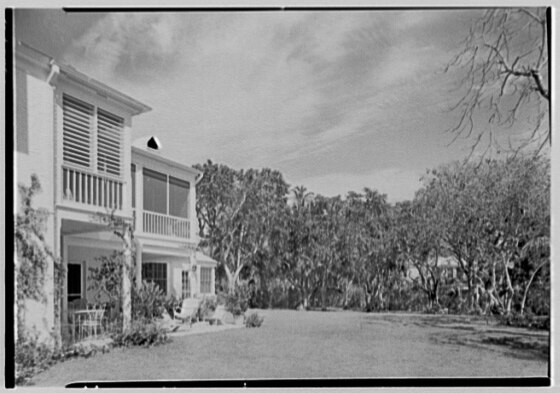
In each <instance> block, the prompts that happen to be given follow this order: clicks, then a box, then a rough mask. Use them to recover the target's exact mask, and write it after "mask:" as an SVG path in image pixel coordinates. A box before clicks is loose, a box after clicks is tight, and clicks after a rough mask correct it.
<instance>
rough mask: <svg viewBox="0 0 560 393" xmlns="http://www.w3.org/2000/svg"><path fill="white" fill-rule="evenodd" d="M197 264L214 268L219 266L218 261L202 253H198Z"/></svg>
mask: <svg viewBox="0 0 560 393" xmlns="http://www.w3.org/2000/svg"><path fill="white" fill-rule="evenodd" d="M196 262H197V263H199V262H202V263H203V264H205V265H214V266H216V265H217V264H218V262H217V261H216V260H214V259H212V258H210V257H209V256H208V255H205V254H203V253H201V252H200V251H197V252H196Z"/></svg>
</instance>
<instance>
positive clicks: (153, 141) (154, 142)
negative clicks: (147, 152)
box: [147, 136, 161, 150]
mask: <svg viewBox="0 0 560 393" xmlns="http://www.w3.org/2000/svg"><path fill="white" fill-rule="evenodd" d="M147 145H148V147H149V148H150V149H154V150H159V149H161V143H160V142H159V139H157V138H156V137H155V136H153V137H151V138H150V139H149V140H148V143H147Z"/></svg>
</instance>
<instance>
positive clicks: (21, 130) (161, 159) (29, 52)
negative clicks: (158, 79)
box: [14, 43, 216, 333]
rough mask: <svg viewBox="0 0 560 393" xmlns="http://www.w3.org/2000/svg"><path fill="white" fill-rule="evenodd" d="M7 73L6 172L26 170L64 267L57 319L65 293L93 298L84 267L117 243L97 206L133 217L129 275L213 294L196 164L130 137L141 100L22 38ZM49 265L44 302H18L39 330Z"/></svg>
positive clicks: (43, 328) (44, 322) (50, 320)
mask: <svg viewBox="0 0 560 393" xmlns="http://www.w3.org/2000/svg"><path fill="white" fill-rule="evenodd" d="M14 77H15V89H14V90H15V98H14V103H15V111H14V120H15V121H14V125H15V130H14V131H15V138H14V139H15V142H16V143H15V150H16V151H15V173H16V176H15V179H16V183H18V184H25V185H29V184H30V178H31V175H32V174H36V175H37V176H38V178H39V181H40V183H41V186H42V192H41V193H39V194H37V195H36V196H35V198H34V200H33V204H34V206H35V207H43V208H46V209H47V210H48V211H49V212H50V213H51V214H50V215H49V217H48V220H47V223H46V228H45V239H46V242H47V245H48V246H49V247H50V248H51V250H53V251H54V253H55V255H56V256H57V257H59V258H60V259H61V260H62V262H63V263H64V265H65V267H66V270H67V278H66V280H65V283H64V290H63V296H62V300H61V303H62V304H61V305H60V306H61V325H64V324H65V323H66V321H67V320H68V309H69V306H70V304H72V303H73V302H76V301H77V300H82V301H83V302H89V303H94V302H96V301H100V300H102V297H103V294H100V293H97V292H96V291H94V290H92V289H91V282H90V280H91V278H90V277H89V272H90V268H93V267H96V266H99V265H100V264H101V259H102V257H108V256H110V255H111V254H113V253H114V252H115V251H118V250H122V248H123V243H122V239H121V238H120V237H118V236H117V235H115V233H114V231H113V229H111V228H109V226H108V225H107V224H106V223H104V222H102V220H100V219H99V217H101V216H103V215H104V216H107V215H113V216H114V217H116V218H118V219H121V220H124V221H127V222H130V223H133V228H134V232H133V239H134V246H135V247H134V249H135V252H136V255H135V274H136V280H138V281H139V280H146V281H152V282H154V283H156V284H158V286H159V287H160V288H161V289H162V290H163V291H164V292H165V293H166V294H167V295H173V296H175V297H177V298H185V297H198V296H205V295H208V296H212V295H214V291H215V289H214V287H215V267H216V262H215V261H213V260H211V259H210V258H208V257H206V256H204V255H202V254H201V253H200V252H198V251H197V245H198V237H197V234H198V226H197V223H198V222H197V220H196V210H195V203H196V183H197V181H198V180H199V179H200V178H201V176H202V174H201V173H200V172H199V171H197V170H195V169H193V168H192V167H190V166H188V165H185V164H184V163H181V162H176V161H173V160H171V159H169V158H168V157H166V156H165V153H164V148H163V147H162V146H161V143H160V142H159V141H158V139H157V137H148V138H143V139H138V138H135V137H134V130H133V126H132V123H133V119H134V121H136V117H137V116H140V115H141V114H143V113H145V112H147V111H149V110H151V109H150V108H149V107H148V106H147V105H145V104H143V103H141V102H139V101H137V100H135V99H133V98H132V97H129V96H127V95H125V94H123V93H121V92H119V91H117V90H115V89H113V88H111V87H109V86H107V85H105V84H103V83H100V82H98V81H96V80H94V79H92V78H89V77H88V76H86V75H84V74H82V73H80V72H78V71H77V70H75V69H74V68H72V67H70V66H67V65H62V64H58V63H57V62H56V61H55V60H54V59H52V58H50V57H49V56H47V55H45V54H43V53H41V52H39V51H37V50H35V49H33V48H31V47H29V46H27V45H25V44H23V43H17V47H16V50H15V70H14ZM133 140H135V141H134V143H133V142H132V141H133ZM16 201H18V202H19V199H18V198H17V197H16ZM17 207H18V205H16V210H17ZM53 269H54V267H53V266H48V268H47V272H46V277H45V283H46V284H45V288H44V290H45V291H44V292H45V294H46V295H47V296H46V298H47V299H46V302H45V303H39V302H29V304H28V307H26V321H27V324H28V325H30V327H35V328H36V329H37V331H38V332H39V333H50V332H51V331H52V329H53V328H54V326H56V324H55V320H54V318H55V317H54V315H55V314H54V307H55V305H54V279H53V276H54V275H53V273H54V270H53Z"/></svg>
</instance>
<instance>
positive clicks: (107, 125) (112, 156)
mask: <svg viewBox="0 0 560 393" xmlns="http://www.w3.org/2000/svg"><path fill="white" fill-rule="evenodd" d="M123 128H124V119H122V118H120V117H118V116H115V115H113V114H111V113H109V112H106V111H104V110H102V109H98V110H97V170H98V171H99V172H101V173H103V172H104V173H108V174H111V175H115V176H120V175H121V171H122V170H121V167H122V162H121V160H122V158H121V157H122V155H123V151H122V144H123V142H122V140H123Z"/></svg>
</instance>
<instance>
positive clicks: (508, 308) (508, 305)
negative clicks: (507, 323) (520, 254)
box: [503, 256, 514, 315]
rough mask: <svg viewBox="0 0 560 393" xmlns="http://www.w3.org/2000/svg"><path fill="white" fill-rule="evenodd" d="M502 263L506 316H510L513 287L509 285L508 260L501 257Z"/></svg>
mask: <svg viewBox="0 0 560 393" xmlns="http://www.w3.org/2000/svg"><path fill="white" fill-rule="evenodd" d="M503 262H504V272H505V276H506V284H507V294H508V295H507V298H506V315H509V314H511V304H512V302H513V295H514V290H513V285H512V284H511V277H510V276H509V271H508V266H507V265H508V260H507V259H506V257H505V256H504V257H503Z"/></svg>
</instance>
